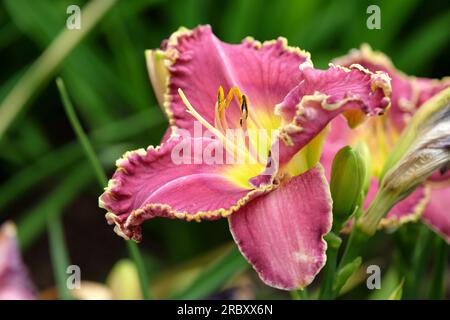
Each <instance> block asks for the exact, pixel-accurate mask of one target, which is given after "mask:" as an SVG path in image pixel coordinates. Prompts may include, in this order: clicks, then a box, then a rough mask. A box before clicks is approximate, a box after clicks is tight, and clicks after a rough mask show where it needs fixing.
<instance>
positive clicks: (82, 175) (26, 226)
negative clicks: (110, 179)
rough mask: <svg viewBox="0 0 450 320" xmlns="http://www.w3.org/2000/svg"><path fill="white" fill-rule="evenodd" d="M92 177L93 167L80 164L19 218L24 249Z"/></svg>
mask: <svg viewBox="0 0 450 320" xmlns="http://www.w3.org/2000/svg"><path fill="white" fill-rule="evenodd" d="M91 179H92V171H91V169H90V168H89V167H88V166H86V165H85V164H81V165H78V166H77V167H75V168H73V169H72V170H71V171H70V173H69V174H68V175H67V177H66V178H65V179H64V181H63V182H62V183H61V184H59V185H58V186H57V187H56V188H55V190H54V191H53V192H51V193H50V194H49V195H47V196H46V197H45V198H44V200H42V201H41V202H40V203H39V204H38V205H37V206H35V207H34V208H33V209H31V210H30V211H29V212H27V213H26V214H25V215H24V216H23V217H22V218H21V219H19V221H18V223H17V231H18V237H19V240H20V241H19V242H20V247H21V249H22V250H26V249H27V248H28V247H29V246H30V245H31V244H32V243H33V241H34V240H35V239H36V238H37V237H38V236H39V234H40V233H41V232H42V230H44V228H45V226H46V222H47V218H56V217H57V216H59V215H60V214H62V211H63V209H64V207H65V206H66V205H67V204H68V203H69V202H70V201H71V200H72V199H74V198H75V196H76V195H77V194H78V193H79V192H80V191H81V190H83V189H84V188H85V187H86V185H87V184H88V183H89V182H90V181H91ZM48 216H49V217H48Z"/></svg>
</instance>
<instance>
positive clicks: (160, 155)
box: [99, 134, 277, 242]
mask: <svg viewBox="0 0 450 320" xmlns="http://www.w3.org/2000/svg"><path fill="white" fill-rule="evenodd" d="M197 143H199V144H197ZM216 143H218V141H217V140H213V139H204V138H189V139H186V138H183V137H180V136H177V135H176V134H174V135H173V136H172V137H170V138H169V139H168V140H167V141H166V142H165V143H163V144H162V145H161V146H159V147H156V148H154V147H152V146H150V147H149V148H148V149H147V150H144V149H139V150H136V151H132V152H127V153H126V154H125V155H124V156H123V158H121V159H119V160H118V161H117V163H116V165H117V170H116V172H115V173H114V175H113V177H112V179H111V180H110V181H109V183H108V187H107V188H106V189H105V192H104V193H103V194H102V195H101V196H100V198H99V206H100V207H102V208H104V209H106V210H107V211H108V212H107V214H106V219H107V221H108V223H109V224H115V231H116V233H117V234H118V235H120V236H122V237H123V238H125V239H133V240H135V241H137V242H139V241H140V240H141V238H142V235H141V226H140V225H141V223H142V222H143V221H144V220H147V219H151V218H155V217H166V218H177V219H184V220H187V221H192V220H193V221H201V220H203V219H207V220H216V219H219V218H221V217H227V216H229V215H230V214H232V213H233V212H235V211H237V210H239V208H240V207H242V206H243V205H244V204H246V203H247V202H249V201H250V200H251V199H254V198H256V197H258V196H260V195H261V194H264V193H267V192H270V191H272V190H274V189H276V188H277V184H271V185H267V186H264V187H261V188H251V187H250V186H249V187H248V188H244V187H242V186H237V185H235V184H233V182H232V181H230V180H228V179H227V177H226V176H225V175H223V172H224V169H226V168H227V166H228V165H227V164H218V165H214V164H206V163H205V162H204V161H203V160H204V159H198V158H197V156H198V155H199V157H203V154H204V150H205V149H206V148H210V147H211V145H214V144H216ZM184 144H186V145H189V148H192V149H194V148H198V147H200V148H203V149H201V151H202V152H200V153H199V154H194V153H192V155H193V157H192V158H190V159H188V160H189V163H186V164H184V163H180V164H176V163H173V159H172V158H171V157H172V152H173V151H174V150H175V148H176V147H180V146H183V145H184ZM192 149H189V150H191V151H192V152H195V151H194V150H192ZM197 160H200V161H197Z"/></svg>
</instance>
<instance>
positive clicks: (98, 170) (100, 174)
mask: <svg viewBox="0 0 450 320" xmlns="http://www.w3.org/2000/svg"><path fill="white" fill-rule="evenodd" d="M56 85H57V86H58V90H59V93H60V95H61V100H62V102H63V105H64V110H65V111H66V114H67V118H68V119H69V121H70V124H71V125H72V128H73V129H74V131H75V134H76V136H77V138H78V140H79V141H80V144H81V146H82V148H83V150H84V153H85V154H86V157H87V158H88V160H89V162H90V164H91V165H92V168H93V169H94V172H95V175H96V177H97V180H98V183H99V185H100V187H101V188H103V187H104V186H106V185H107V183H108V179H107V178H106V174H105V172H104V170H103V168H102V166H101V164H100V161H99V160H98V158H97V156H96V154H95V152H94V148H93V147H92V145H91V143H90V142H89V139H88V137H87V135H86V133H85V132H84V130H83V127H82V126H81V124H80V121H79V119H78V117H77V115H76V113H75V110H74V107H73V105H72V102H71V101H70V99H69V94H68V93H67V90H66V87H65V85H64V82H63V80H62V79H61V78H57V79H56ZM127 248H128V252H129V255H130V257H131V258H132V259H133V261H134V264H135V265H136V269H137V271H138V275H139V282H140V285H141V291H142V298H143V299H144V300H149V299H150V292H149V289H148V283H149V282H148V277H147V272H146V270H145V265H144V262H143V260H142V256H141V254H140V252H139V248H138V247H137V245H136V243H134V242H132V241H131V240H129V241H127Z"/></svg>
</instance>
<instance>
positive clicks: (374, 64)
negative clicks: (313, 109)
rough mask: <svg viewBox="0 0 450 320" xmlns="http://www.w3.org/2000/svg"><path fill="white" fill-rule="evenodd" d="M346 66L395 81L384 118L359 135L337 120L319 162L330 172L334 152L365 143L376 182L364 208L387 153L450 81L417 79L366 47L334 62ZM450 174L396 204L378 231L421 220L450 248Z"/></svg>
mask: <svg viewBox="0 0 450 320" xmlns="http://www.w3.org/2000/svg"><path fill="white" fill-rule="evenodd" d="M335 63H339V64H342V65H351V64H354V63H358V64H361V65H362V66H364V67H366V68H368V69H369V70H382V71H385V72H387V73H388V74H389V76H390V77H391V79H392V106H391V108H390V109H389V110H388V111H387V113H386V114H385V115H384V116H382V117H377V118H372V119H370V120H369V121H367V122H366V123H365V124H364V126H361V127H360V128H358V129H357V130H353V131H351V130H348V129H347V128H346V126H345V122H344V120H343V119H339V118H336V119H334V120H333V122H332V124H331V127H332V129H331V132H330V134H329V136H328V138H327V141H326V142H325V145H324V153H323V155H322V159H321V163H322V164H323V165H324V167H325V169H326V171H327V172H329V171H330V168H331V163H332V160H333V157H334V154H335V153H336V150H339V149H340V148H341V147H342V146H345V145H352V144H353V145H354V144H357V143H358V142H360V141H364V142H365V143H367V145H368V147H369V149H370V151H371V160H372V161H371V163H372V168H371V169H372V172H371V174H372V179H371V183H370V188H369V192H368V194H367V197H366V199H365V203H364V206H365V207H368V206H369V204H370V203H371V202H372V200H373V199H374V197H375V194H376V193H377V190H378V178H379V176H380V174H381V171H382V168H383V166H384V163H385V161H386V160H387V157H388V155H389V153H390V152H391V151H392V150H393V148H394V146H395V144H396V142H397V141H398V139H399V137H400V134H401V133H402V131H403V129H404V128H405V126H406V125H407V124H408V121H409V119H410V118H411V117H412V115H413V114H414V113H415V111H416V110H417V109H418V108H420V106H421V105H422V104H423V103H424V102H425V101H427V100H428V99H430V98H431V97H432V96H434V95H435V94H437V93H438V92H440V91H441V90H443V89H445V88H447V87H449V86H450V78H444V79H442V80H435V79H426V78H416V77H413V76H408V75H405V74H404V73H402V72H400V71H398V70H397V69H396V68H395V66H394V65H393V63H392V62H391V60H390V59H389V58H388V57H387V56H385V55H384V54H382V53H380V52H374V51H372V49H371V48H370V47H369V46H368V45H363V46H362V47H361V49H360V50H352V51H351V52H350V53H349V54H348V55H346V56H344V57H341V58H337V59H335ZM449 178H450V175H449V172H446V173H440V172H436V173H435V174H433V176H432V177H431V178H430V179H429V180H428V181H427V182H426V183H424V184H423V185H421V186H419V187H418V188H417V189H416V190H415V191H414V192H412V194H411V195H409V196H408V197H407V198H405V199H404V200H402V201H400V202H399V203H397V204H396V205H395V206H394V207H393V208H392V209H391V210H390V211H389V213H388V214H387V216H386V217H385V218H384V219H383V220H382V221H381V223H380V228H383V227H397V226H399V225H401V224H403V223H406V222H413V221H417V220H419V219H420V218H421V217H422V219H423V221H424V222H426V223H427V224H428V225H430V227H431V228H432V229H434V230H435V231H436V232H438V233H439V234H440V235H441V236H443V237H444V238H445V239H446V240H447V242H449V243H450V215H449V214H447V213H448V210H447V209H445V208H448V207H449V206H450V202H449V199H450V180H449Z"/></svg>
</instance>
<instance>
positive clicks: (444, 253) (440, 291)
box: [429, 236, 449, 300]
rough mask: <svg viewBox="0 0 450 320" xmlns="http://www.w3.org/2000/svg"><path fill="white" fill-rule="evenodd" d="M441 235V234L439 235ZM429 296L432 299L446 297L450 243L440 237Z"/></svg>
mask: <svg viewBox="0 0 450 320" xmlns="http://www.w3.org/2000/svg"><path fill="white" fill-rule="evenodd" d="M438 237H439V236H438ZM437 240H438V241H437V244H436V249H437V250H436V253H437V256H436V258H435V262H434V267H433V272H432V275H433V276H432V281H431V288H430V295H429V298H430V299H431V300H443V299H445V287H446V286H445V284H446V281H445V276H446V271H447V264H448V253H449V245H448V243H447V242H445V241H444V240H443V239H441V238H438V239H437Z"/></svg>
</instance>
